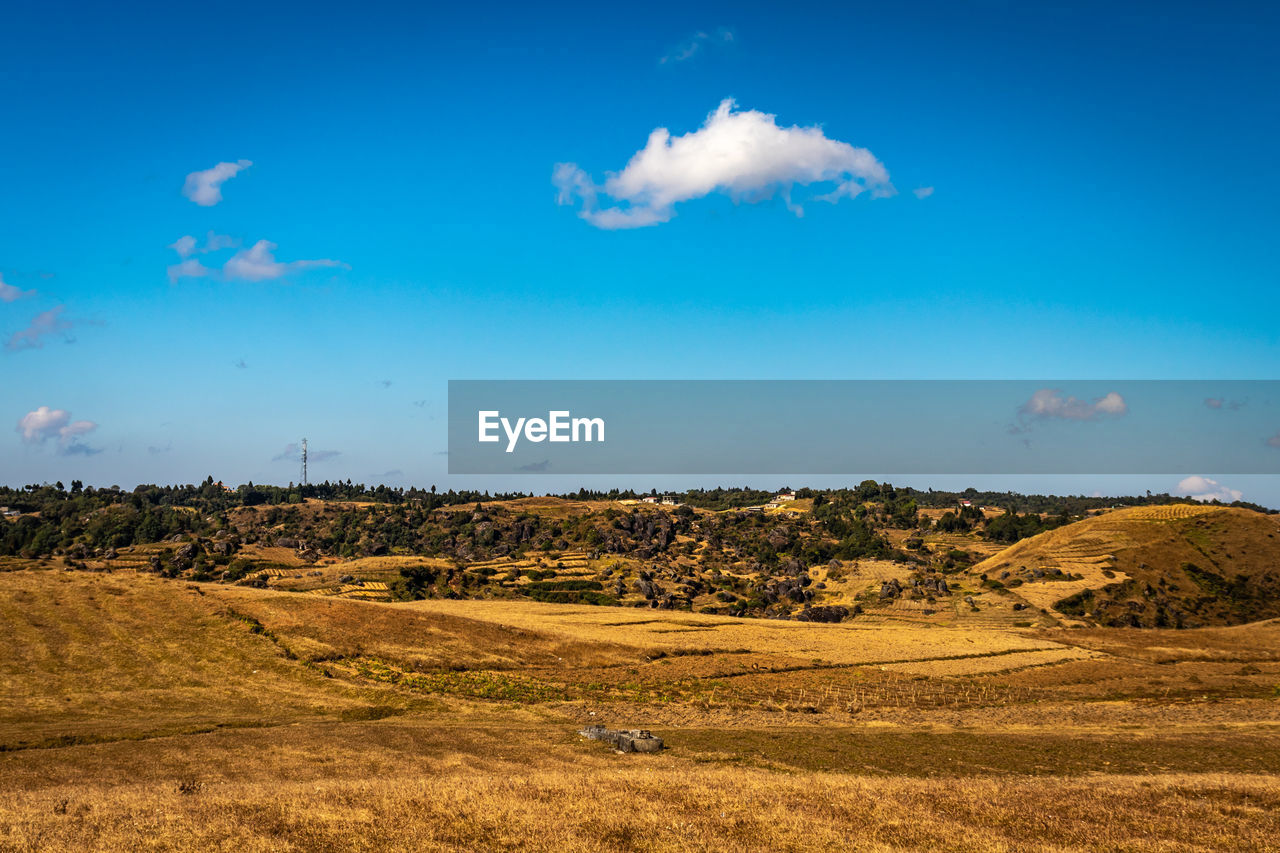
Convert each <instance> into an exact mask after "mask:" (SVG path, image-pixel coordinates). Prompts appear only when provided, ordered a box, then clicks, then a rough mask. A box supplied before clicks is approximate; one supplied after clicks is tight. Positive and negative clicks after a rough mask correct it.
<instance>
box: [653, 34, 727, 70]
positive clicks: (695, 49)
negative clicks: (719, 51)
mask: <svg viewBox="0 0 1280 853" xmlns="http://www.w3.org/2000/svg"><path fill="white" fill-rule="evenodd" d="M733 40H734V35H733V30H731V29H729V28H728V27H720V28H719V29H717V30H716V31H715V32H714V33H707V32H697V33H694V34H693V35H692V36H690V37H689V38H688V39H686V40H684V41H683V42H681V43H680V44H678V45H676V46H675V47H673V48H672V49H671V50H670V51H669V52H668V53H667V54H666V55H665V56H663V57H662V58H661V59H659V60H658V64H659V65H674V64H676V63H680V62H687V61H688V60H690V59H693V58H694V57H695V56H697V55H698V54H699V53H700V52H701V51H702V50H703V49H704V48H707V47H714V46H716V45H726V44H732V43H733Z"/></svg>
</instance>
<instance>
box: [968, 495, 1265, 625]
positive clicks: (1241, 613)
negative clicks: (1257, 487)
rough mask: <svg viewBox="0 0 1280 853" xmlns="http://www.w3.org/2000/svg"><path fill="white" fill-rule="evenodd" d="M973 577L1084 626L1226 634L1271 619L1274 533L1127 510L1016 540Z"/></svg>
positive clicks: (1235, 512) (1201, 513)
mask: <svg viewBox="0 0 1280 853" xmlns="http://www.w3.org/2000/svg"><path fill="white" fill-rule="evenodd" d="M973 572H975V573H978V574H979V575H980V576H981V577H983V579H985V580H987V581H988V582H990V583H992V584H1000V585H1001V586H1002V587H1003V589H1002V591H1003V592H1006V593H1011V594H1012V596H1014V597H1016V598H1017V599H1021V600H1023V601H1025V602H1026V603H1028V604H1029V605H1031V606H1032V607H1034V608H1036V609H1040V608H1045V609H1047V610H1050V611H1056V612H1057V613H1059V614H1061V615H1062V616H1064V617H1068V618H1074V619H1080V620H1083V621H1085V622H1087V623H1090V624H1099V625H1109V626H1117V627H1119V626H1129V627H1157V628H1158V627H1178V628H1184V627H1185V628H1193V627H1201V626H1207V625H1235V624H1240V623H1244V622H1251V621H1255V620H1259V619H1268V618H1273V617H1276V616H1280V524H1277V520H1276V517H1275V516H1268V515H1263V514H1261V513H1257V512H1253V511H1250V510H1247V509H1237V508H1231V507H1215V506H1198V505H1186V504H1180V505H1174V506H1164V507H1134V508H1131V509H1123V510H1116V511H1114V512H1109V513H1105V514H1103V515H1099V516H1096V517H1092V518H1088V519H1085V520H1083V521H1079V522H1076V523H1074V524H1070V525H1067V526H1065V527H1061V528H1058V529H1056V530H1050V531H1047V532H1045V533H1041V534H1039V535H1037V536H1033V537H1030V538H1028V539H1024V540H1022V541H1021V542H1018V543H1017V544H1015V545H1012V546H1010V547H1009V548H1006V549H1004V550H1003V551H1000V552H999V553H997V554H995V555H993V556H991V557H989V558H987V559H986V560H984V561H982V562H981V563H979V564H978V565H977V566H975V567H974V569H973Z"/></svg>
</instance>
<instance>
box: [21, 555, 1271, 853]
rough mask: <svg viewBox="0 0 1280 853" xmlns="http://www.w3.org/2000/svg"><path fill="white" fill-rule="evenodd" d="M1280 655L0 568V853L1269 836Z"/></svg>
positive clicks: (952, 845)
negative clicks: (596, 727)
mask: <svg viewBox="0 0 1280 853" xmlns="http://www.w3.org/2000/svg"><path fill="white" fill-rule="evenodd" d="M859 619H861V617H859ZM1277 649H1280V621H1272V622H1267V623H1258V624H1255V625H1248V626H1240V627H1237V628H1223V629H1204V630H1197V631H1150V632H1142V631H1132V630H1128V631H1126V630H1115V629H1110V630H1108V629H1092V630H1049V631H1035V632H1033V631H1011V630H1006V629H1003V628H999V627H989V628H964V627H952V628H948V627H942V626H933V627H929V626H923V625H911V624H908V623H905V622H903V623H891V624H888V625H884V626H873V625H868V624H866V623H862V622H859V621H858V620H855V621H853V622H850V623H845V624H839V625H811V624H805V623H797V622H780V621H768V620H739V619H730V618H727V617H717V616H708V615H702V614H689V613H679V612H665V611H652V610H647V609H646V610H640V609H632V608H596V607H585V606H583V607H578V606H571V605H552V604H540V603H537V602H527V601H489V602H483V601H440V600H432V601H423V602H412V603H402V604H377V603H370V602H363V601H351V600H343V599H335V598H333V597H321V596H315V595H300V594H293V593H287V592H280V591H276V590H258V589H251V588H246V587H229V586H222V585H216V584H202V585H195V584H190V583H187V582H183V581H176V580H163V579H160V578H157V577H154V576H150V575H137V576H135V575H133V574H132V573H126V572H117V573H115V574H95V573H81V572H62V571H45V570H26V571H16V572H5V573H0V696H3V701H2V702H0V851H10V850H13V851H26V850H51V851H70V850H209V849H215V850H216V849H234V850H236V851H259V850H261V851H278V850H279V851H283V850H351V849H365V850H382V849H412V850H468V851H471V850H506V849H528V850H552V849H554V850H556V851H557V853H572V852H573V851H586V850H636V851H641V850H643V851H657V850H662V851H665V850H797V851H798V850H879V851H884V850H932V849H947V850H975V851H976V850H984V851H985V850H996V851H1023V850H1030V851H1041V850H1043V851H1065V850H1095V849H1106V850H1134V851H1201V850H1203V851H1210V850H1213V851H1216V850H1230V849H1251V850H1268V849H1280V844H1278V843H1277V841H1276V839H1277V838H1280V699H1278V698H1276V697H1275V696H1273V694H1272V685H1276V684H1280V652H1278V651H1276V650H1277ZM589 721H601V722H606V723H610V724H619V725H625V726H631V725H648V726H651V727H653V728H655V729H658V730H659V731H658V733H659V734H660V735H661V736H662V737H664V739H665V740H666V742H667V745H668V747H669V749H668V750H666V751H665V752H664V753H663V754H660V755H656V756H637V755H629V756H624V755H614V754H613V753H611V752H610V751H609V750H607V749H606V748H604V747H603V746H602V745H601V744H599V743H592V742H587V741H585V740H582V739H580V738H579V737H577V735H576V734H575V729H576V728H577V727H579V726H580V725H582V724H584V723H586V722H589ZM37 747H38V748H37Z"/></svg>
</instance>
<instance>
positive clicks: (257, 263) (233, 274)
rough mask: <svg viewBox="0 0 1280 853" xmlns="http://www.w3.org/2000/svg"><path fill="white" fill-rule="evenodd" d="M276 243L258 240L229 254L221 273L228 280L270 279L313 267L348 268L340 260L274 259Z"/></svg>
mask: <svg viewBox="0 0 1280 853" xmlns="http://www.w3.org/2000/svg"><path fill="white" fill-rule="evenodd" d="M275 250H276V244H275V243H272V242H271V241H269V240H259V241H258V242H256V243H254V244H253V246H252V247H250V248H248V249H241V250H240V251H239V252H236V253H235V254H234V255H232V256H231V259H230V260H228V261H227V263H226V264H225V265H224V266H223V267H222V274H223V276H224V277H225V278H227V279H228V280H236V279H239V280H242V281H270V280H272V279H277V278H282V277H284V276H286V275H288V274H290V273H292V272H296V271H298V270H305V269H313V268H315V267H343V268H345V269H349V267H347V265H346V264H344V263H342V262H341V261H333V260H329V259H328V258H321V259H319V260H313V261H289V262H287V263H281V262H280V261H277V260H276V259H275V254H274V253H275Z"/></svg>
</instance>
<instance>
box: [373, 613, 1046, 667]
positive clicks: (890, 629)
mask: <svg viewBox="0 0 1280 853" xmlns="http://www.w3.org/2000/svg"><path fill="white" fill-rule="evenodd" d="M392 606H393V607H396V608H405V609H409V610H413V611H417V612H429V613H437V614H444V613H448V614H453V615H459V616H465V617H467V618H469V619H474V620H477V621H481V622H487V623H491V624H497V625H502V626H510V627H519V628H523V629H528V630H537V631H539V632H541V633H544V634H548V635H553V636H556V637H560V638H563V639H564V641H565V642H566V643H578V642H586V643H619V644H623V645H627V646H633V647H637V648H641V649H647V650H652V651H662V652H668V653H670V652H684V653H688V652H695V651H696V652H710V651H733V650H736V649H749V650H750V651H752V652H755V653H759V654H784V655H789V656H792V657H795V658H799V659H802V660H810V659H820V660H822V661H825V662H828V663H834V664H843V665H851V664H871V663H888V662H897V661H912V660H932V659H937V658H946V657H955V656H958V655H965V656H976V655H990V654H1002V653H1005V652H1008V651H1011V650H1030V649H1045V648H1061V646H1060V644H1058V643H1056V642H1052V641H1044V640H1038V639H1035V638H1033V637H1028V636H1023V635H1021V634H1019V633H1016V632H1010V631H1001V630H989V629H975V630H970V629H965V628H957V629H954V630H937V629H933V628H930V627H922V626H914V625H910V624H906V623H903V624H892V625H874V626H868V625H860V624H859V623H858V622H857V621H856V620H855V621H853V622H845V623H840V624H835V625H821V624H812V623H805V622H792V621H775V620H763V619H734V618H732V617H728V616H714V615H709V614H700V613H698V614H695V613H684V612H679V611H654V610H647V609H634V608H612V607H608V608H605V607H591V606H587V605H547V604H541V603H538V602H529V601H506V600H495V601H440V600H428V601H415V602H412V603H407V604H396V605H392Z"/></svg>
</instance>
